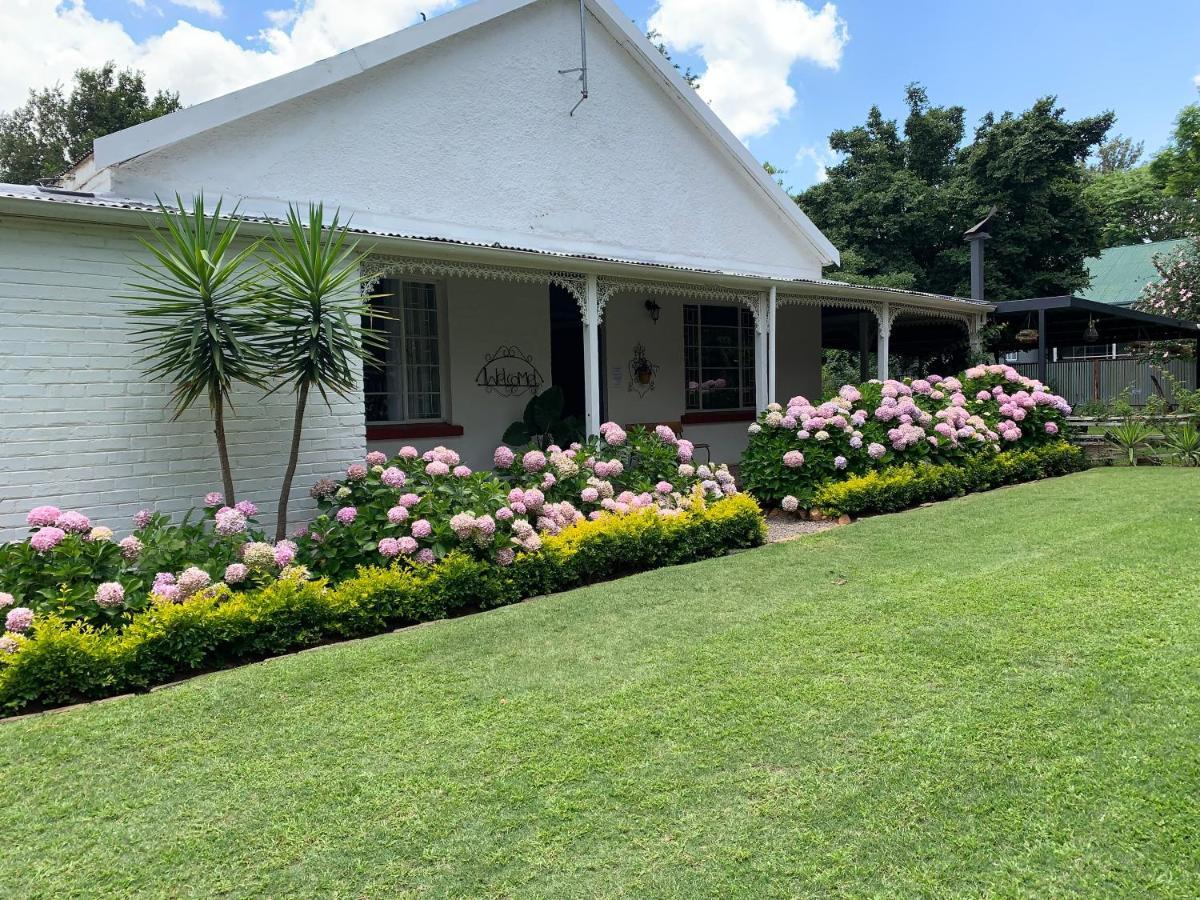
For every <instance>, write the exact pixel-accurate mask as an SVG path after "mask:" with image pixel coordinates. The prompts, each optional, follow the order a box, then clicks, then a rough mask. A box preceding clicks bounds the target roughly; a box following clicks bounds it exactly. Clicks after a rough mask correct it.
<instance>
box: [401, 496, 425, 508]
mask: <svg viewBox="0 0 1200 900" xmlns="http://www.w3.org/2000/svg"><path fill="white" fill-rule="evenodd" d="M420 502H421V498H420V497H418V496H417V495H416V494H403V495H401V497H400V505H401V506H404V507H407V508H408V509H412V508H413V507H414V506H416V505H417V504H418V503H420Z"/></svg>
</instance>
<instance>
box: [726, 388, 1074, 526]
mask: <svg viewBox="0 0 1200 900" xmlns="http://www.w3.org/2000/svg"><path fill="white" fill-rule="evenodd" d="M1070 412H1071V408H1070V406H1068V405H1067V403H1066V401H1065V400H1063V398H1062V397H1059V396H1057V395H1055V394H1051V393H1050V392H1048V391H1047V390H1046V389H1045V388H1044V387H1043V386H1042V385H1041V384H1040V383H1039V382H1036V381H1033V380H1031V379H1028V378H1025V377H1024V376H1022V375H1021V374H1020V373H1018V372H1017V371H1016V370H1015V369H1013V368H1012V367H1011V366H1003V365H995V366H976V367H974V368H972V369H968V370H967V371H966V372H964V373H963V374H962V375H961V376H960V377H951V378H942V377H941V376H938V375H930V376H928V377H927V378H918V379H914V380H907V379H906V380H905V381H894V380H893V381H886V382H879V381H871V382H868V383H867V384H864V385H861V386H860V387H855V386H853V385H844V386H843V387H842V388H841V390H840V391H839V392H838V395H837V396H836V397H834V398H833V399H831V400H828V401H826V402H824V403H821V404H819V405H813V404H812V403H810V402H809V401H808V400H807V399H805V398H804V397H793V398H792V399H791V400H790V401H788V405H787V407H786V408H784V407H782V406H780V405H779V404H772V405H771V406H769V407H768V408H767V409H766V410H765V411H764V412H763V413H761V414H760V415H759V417H758V420H757V421H756V422H754V423H753V424H752V425H751V426H750V439H749V442H748V445H747V448H746V451H745V454H744V455H743V457H742V465H741V477H742V482H743V487H744V488H745V489H746V490H747V491H749V492H750V493H752V494H753V495H754V496H755V497H756V498H757V499H758V500H759V501H760V502H762V503H764V504H767V505H778V506H781V507H783V508H784V509H785V510H789V511H795V510H797V509H799V508H802V507H803V508H807V507H810V506H814V505H819V504H817V503H816V502H815V500H814V498H815V495H816V493H817V492H818V491H819V490H820V489H821V488H822V486H824V485H827V484H832V483H836V482H839V481H844V480H847V479H850V478H854V477H856V476H861V475H865V474H867V473H870V472H874V471H881V470H885V469H890V468H893V467H895V466H898V465H902V464H904V463H919V462H928V463H932V464H934V465H959V464H962V463H964V462H965V461H966V460H969V459H973V458H975V457H978V456H985V455H992V454H996V453H999V452H1000V451H1001V450H1002V449H1029V448H1033V447H1037V446H1040V445H1043V444H1047V443H1053V442H1057V441H1058V440H1059V438H1058V435H1059V433H1060V432H1061V431H1062V429H1063V428H1064V427H1065V425H1066V416H1067V415H1068V414H1070Z"/></svg>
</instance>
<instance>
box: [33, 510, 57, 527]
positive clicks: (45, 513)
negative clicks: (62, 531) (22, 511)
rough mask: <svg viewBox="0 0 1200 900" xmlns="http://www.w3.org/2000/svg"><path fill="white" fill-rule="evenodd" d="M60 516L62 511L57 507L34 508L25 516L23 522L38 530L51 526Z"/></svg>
mask: <svg viewBox="0 0 1200 900" xmlns="http://www.w3.org/2000/svg"><path fill="white" fill-rule="evenodd" d="M61 515H62V510H61V509H59V508H58V507H57V506H35V507H34V508H33V509H31V510H30V511H29V514H28V515H26V516H25V521H26V522H27V523H28V524H30V525H32V526H33V527H34V528H39V527H42V526H45V525H53V524H54V523H55V522H57V521H58V517H59V516H61Z"/></svg>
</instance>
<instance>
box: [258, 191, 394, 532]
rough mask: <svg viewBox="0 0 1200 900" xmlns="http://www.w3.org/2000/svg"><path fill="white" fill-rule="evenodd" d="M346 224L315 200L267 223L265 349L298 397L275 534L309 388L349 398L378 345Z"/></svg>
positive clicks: (283, 525)
mask: <svg viewBox="0 0 1200 900" xmlns="http://www.w3.org/2000/svg"><path fill="white" fill-rule="evenodd" d="M347 234H348V227H347V226H341V225H340V224H339V222H338V214H337V213H335V214H334V216H333V221H332V222H331V223H330V224H329V225H328V227H326V226H325V210H324V207H323V206H322V205H321V204H319V203H318V204H310V205H309V207H308V221H307V223H306V222H304V221H303V220H302V219H301V217H300V213H299V211H298V210H297V209H296V208H295V207H293V206H289V207H288V214H287V229H286V230H285V231H281V230H280V229H277V228H272V236H271V240H270V242H269V243H268V244H267V253H268V259H267V269H268V272H269V275H270V279H269V281H268V294H267V300H266V304H267V309H268V311H269V316H268V325H267V334H266V339H265V341H264V348H265V350H266V352H267V356H268V357H270V358H271V359H273V360H275V363H276V370H275V373H274V374H275V375H276V376H277V377H278V378H279V379H280V382H279V385H278V386H277V387H276V390H279V389H280V388H287V389H289V390H291V391H293V392H294V393H295V395H296V407H295V414H294V416H293V418H292V443H291V448H290V451H289V453H288V461H287V467H286V468H285V470H284V474H283V486H282V488H281V489H280V491H279V508H278V512H277V514H276V518H275V540H276V541H281V540H283V538H284V537H285V535H286V534H287V520H288V500H289V499H290V497H291V493H292V479H293V478H295V475H296V465H297V463H298V461H299V458H300V438H301V434H302V432H303V430H304V413H305V410H306V408H307V407H308V397H309V394H310V393H311V392H312V391H317V392H318V393H320V395H321V398H322V399H323V400H324V401H325V403H326V405H327V406H328V405H329V394H330V393H334V394H337V395H339V396H341V397H347V396H349V395H350V393H351V392H352V391H354V390H355V388H356V386H357V379H356V375H357V373H358V372H360V371H361V367H360V360H361V359H362V358H363V355H364V353H365V352H367V351H368V350H369V349H370V348H372V347H376V346H382V344H383V338H382V337H381V336H380V335H379V334H378V333H377V332H375V331H372V330H370V329H368V328H364V327H362V325H361V324H360V323H361V322H362V320H363V319H365V318H366V317H368V316H370V315H372V312H371V308H370V306H369V305H368V303H367V302H366V301H365V300H364V299H363V297H362V296H361V294H360V291H359V288H360V287H361V285H362V282H363V279H362V275H361V274H360V270H359V266H358V261H357V258H356V254H355V250H356V245H355V244H353V243H348V242H347Z"/></svg>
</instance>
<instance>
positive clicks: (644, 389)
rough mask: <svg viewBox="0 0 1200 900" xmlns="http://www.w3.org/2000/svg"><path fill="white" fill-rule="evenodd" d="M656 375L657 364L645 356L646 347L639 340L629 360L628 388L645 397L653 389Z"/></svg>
mask: <svg viewBox="0 0 1200 900" xmlns="http://www.w3.org/2000/svg"><path fill="white" fill-rule="evenodd" d="M657 377H658V366H657V365H655V364H654V363H652V362H650V360H648V359H647V358H646V347H645V345H644V344H642V343H641V342H640V341H639V342H638V343H637V344H636V345H635V346H634V348H633V359H631V360H630V361H629V390H631V391H633V392H634V393H636V394H637V395H638V396H639V397H645V396H646V394H648V393H649V392H650V391H652V390H654V380H655V379H656V378H657Z"/></svg>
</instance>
